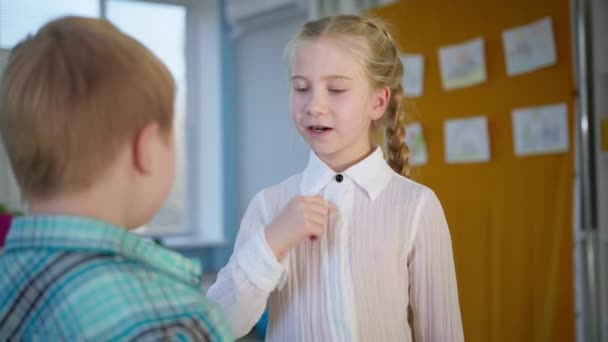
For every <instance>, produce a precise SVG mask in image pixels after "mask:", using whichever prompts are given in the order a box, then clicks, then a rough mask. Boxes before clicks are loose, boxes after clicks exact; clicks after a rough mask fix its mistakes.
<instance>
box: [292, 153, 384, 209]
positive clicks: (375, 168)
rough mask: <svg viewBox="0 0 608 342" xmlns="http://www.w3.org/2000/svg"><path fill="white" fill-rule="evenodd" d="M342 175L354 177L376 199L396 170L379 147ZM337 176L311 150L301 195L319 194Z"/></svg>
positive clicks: (301, 185) (303, 176) (370, 197)
mask: <svg viewBox="0 0 608 342" xmlns="http://www.w3.org/2000/svg"><path fill="white" fill-rule="evenodd" d="M342 175H344V176H345V177H347V178H350V179H352V180H353V181H354V182H355V184H357V185H358V186H359V187H361V188H362V189H363V190H364V191H365V193H366V194H367V196H368V198H369V199H370V200H371V201H374V200H375V199H376V198H377V197H378V196H379V195H380V193H382V191H383V190H384V188H386V186H387V185H388V183H389V182H390V180H391V178H392V177H393V175H394V171H393V170H392V169H391V168H390V166H389V165H388V164H387V163H386V161H385V160H384V156H383V154H382V149H381V148H380V147H377V148H376V150H375V151H374V152H373V153H372V154H370V155H369V156H367V157H366V158H365V159H363V160H362V161H360V162H358V163H357V164H355V165H353V166H351V167H349V168H348V169H347V170H346V171H344V172H342ZM335 176H336V172H334V171H333V170H332V169H331V168H330V167H329V166H327V164H325V163H324V162H323V161H322V160H321V159H319V157H318V156H317V155H316V154H315V153H314V152H312V151H311V152H310V158H309V160H308V166H306V169H305V170H304V173H303V174H302V182H301V184H300V193H301V195H303V196H315V195H317V194H319V192H320V191H321V190H322V189H323V188H324V187H325V186H327V184H329V182H331V181H332V180H333V179H334V178H335Z"/></svg>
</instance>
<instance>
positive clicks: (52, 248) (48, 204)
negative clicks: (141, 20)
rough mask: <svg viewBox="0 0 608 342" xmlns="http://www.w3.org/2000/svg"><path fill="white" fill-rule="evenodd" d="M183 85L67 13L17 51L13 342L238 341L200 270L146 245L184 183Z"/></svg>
mask: <svg viewBox="0 0 608 342" xmlns="http://www.w3.org/2000/svg"><path fill="white" fill-rule="evenodd" d="M174 93H175V85H174V81H173V79H172V77H171V75H170V73H169V71H168V70H167V68H166V67H165V66H163V64H162V63H161V62H160V61H159V60H158V59H157V58H156V57H155V56H154V55H153V54H152V53H151V52H150V51H149V50H147V49H146V48H145V47H144V46H142V45H141V44H140V43H138V42H137V41H135V40H134V39H132V38H130V37H128V36H126V35H125V34H123V33H121V32H120V31H119V30H118V29H116V28H115V27H114V26H112V25H111V24H109V23H108V22H106V21H102V20H96V19H85V18H77V17H68V18H63V19H59V20H55V21H52V22H50V23H48V24H47V25H45V26H44V27H43V28H42V29H40V31H39V32H38V33H37V34H36V35H34V36H33V37H29V38H27V39H26V40H25V41H23V42H22V43H20V44H19V45H18V46H17V47H15V49H14V50H13V51H12V53H11V56H10V59H9V61H8V65H7V67H6V70H5V72H4V75H3V78H2V81H1V83H0V133H1V134H2V139H3V140H4V144H5V146H6V150H7V152H8V155H9V158H10V161H11V164H12V167H13V170H14V173H15V175H16V178H17V181H18V184H19V187H20V189H21V191H22V193H23V195H24V198H25V200H26V201H27V202H28V206H29V212H28V215H26V216H25V217H22V218H15V219H14V221H13V222H12V225H11V228H10V231H9V234H8V237H7V240H6V246H5V249H4V253H3V254H2V255H0V274H1V275H2V276H1V277H0V339H1V340H12V339H19V340H68V341H76V340H78V341H80V340H95V341H102V340H103V341H108V340H112V341H114V340H159V339H162V340H167V339H169V340H172V339H176V340H182V341H183V340H212V341H223V340H229V339H230V336H229V331H228V328H227V326H226V324H225V322H224V321H223V317H222V315H221V314H220V312H219V311H218V309H217V308H216V307H215V306H214V305H212V304H210V302H208V301H207V300H206V299H205V297H204V295H203V293H202V292H201V289H200V281H201V267H200V265H199V264H198V263H196V262H194V261H191V260H188V259H185V258H183V257H181V256H180V255H178V254H175V253H173V252H170V251H168V250H166V249H163V248H161V247H159V246H156V245H154V244H151V243H148V242H146V241H145V240H143V239H141V238H139V237H138V236H136V235H134V234H133V233H131V232H129V230H130V229H133V228H136V227H140V226H142V225H143V224H145V223H146V222H148V221H149V220H150V219H151V218H152V217H153V216H154V214H155V213H156V212H157V211H158V209H159V208H160V207H161V205H162V203H163V201H164V200H165V198H166V197H167V195H168V192H169V190H170V188H171V184H172V179H173V167H174V143H173V135H172V121H173V101H174Z"/></svg>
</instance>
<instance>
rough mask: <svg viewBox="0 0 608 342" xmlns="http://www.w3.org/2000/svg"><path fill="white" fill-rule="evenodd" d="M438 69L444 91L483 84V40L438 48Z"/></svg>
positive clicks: (484, 63)
mask: <svg viewBox="0 0 608 342" xmlns="http://www.w3.org/2000/svg"><path fill="white" fill-rule="evenodd" d="M439 67H440V71H441V81H442V84H443V88H444V89H445V90H451V89H458V88H464V87H470V86H473V85H476V84H480V83H483V82H485V81H486V79H487V76H486V61H485V52H484V40H483V38H476V39H473V40H470V41H468V42H464V43H462V44H456V45H449V46H444V47H441V48H439Z"/></svg>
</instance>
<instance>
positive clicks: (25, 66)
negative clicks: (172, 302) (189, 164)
mask: <svg viewBox="0 0 608 342" xmlns="http://www.w3.org/2000/svg"><path fill="white" fill-rule="evenodd" d="M174 94H175V84H174V81H173V78H172V77H171V74H170V73H169V71H168V70H167V68H166V67H165V66H164V65H163V64H162V63H161V62H160V61H159V60H158V59H157V58H156V57H155V56H154V55H153V54H152V53H151V52H150V51H149V50H148V49H146V48H145V47H144V46H143V45H141V44H140V43H139V42H137V41H136V40H134V39H132V38H131V37H129V36H127V35H125V34H123V33H121V32H120V31H119V30H118V29H117V28H116V27H114V26H113V25H112V24H110V23H109V22H107V21H104V20H97V19H88V18H78V17H66V18H62V19H58V20H55V21H52V22H50V23H48V24H46V25H45V26H44V27H42V28H41V29H40V30H39V31H38V32H37V33H36V34H35V35H34V36H31V37H28V38H26V39H25V40H24V41H22V42H21V43H19V44H18V45H17V46H16V47H15V48H14V49H13V50H12V52H11V55H10V57H9V61H8V64H7V66H6V70H5V71H4V74H3V77H2V80H1V82H0V133H1V135H2V139H3V141H4V144H5V146H6V149H7V152H8V155H9V158H10V161H11V164H12V167H13V170H14V173H15V176H16V178H17V182H18V184H19V186H20V188H21V191H22V193H23V195H24V197H25V199H27V200H34V199H41V198H42V199H43V198H53V197H57V196H70V195H72V194H77V193H79V192H83V191H86V190H88V189H89V188H91V187H93V186H95V185H96V184H98V183H99V182H100V181H101V180H104V179H107V178H109V177H111V175H110V173H112V172H114V171H115V170H113V169H115V168H114V166H115V164H116V163H117V162H118V161H119V160H120V161H121V162H123V164H124V165H123V167H122V168H121V172H123V171H127V172H129V173H125V172H123V173H124V174H125V176H126V179H128V180H129V182H131V183H137V184H139V186H140V187H141V186H142V185H144V184H145V185H146V190H145V191H138V193H140V194H141V195H142V196H138V198H133V199H136V200H138V201H141V205H142V206H144V207H146V208H147V209H146V210H143V212H142V213H141V215H140V216H142V215H143V216H150V215H152V214H154V212H155V211H156V210H157V209H158V207H160V205H161V203H162V202H163V201H164V199H165V197H166V196H167V193H168V190H169V188H170V187H171V182H172V178H173V135H172V123H173V109H174V106H173V105H174ZM125 161H126V162H125ZM125 165H126V166H125ZM137 176H141V177H137ZM144 194H145V196H143V195H144ZM143 216H142V217H141V218H140V220H142V219H143V220H147V219H149V217H146V218H144V217H143ZM137 223H138V224H141V223H143V222H137Z"/></svg>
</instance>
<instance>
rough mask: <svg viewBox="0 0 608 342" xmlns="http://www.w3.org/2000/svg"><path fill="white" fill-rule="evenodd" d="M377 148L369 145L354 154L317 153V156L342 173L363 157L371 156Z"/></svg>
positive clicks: (335, 170)
mask: <svg viewBox="0 0 608 342" xmlns="http://www.w3.org/2000/svg"><path fill="white" fill-rule="evenodd" d="M374 150H375V148H374V147H373V146H371V145H370V146H368V147H367V149H365V150H364V151H363V152H361V153H357V154H353V155H351V156H340V155H338V153H334V154H320V153H316V152H315V153H316V155H317V157H319V159H321V161H323V162H324V163H325V164H327V166H329V167H330V168H331V169H332V170H333V171H334V172H336V173H340V172H344V171H345V170H347V169H348V168H350V167H351V166H353V165H355V164H357V163H359V162H360V161H362V160H363V159H365V158H367V157H369V155H371V154H372V153H373V152H374Z"/></svg>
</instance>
